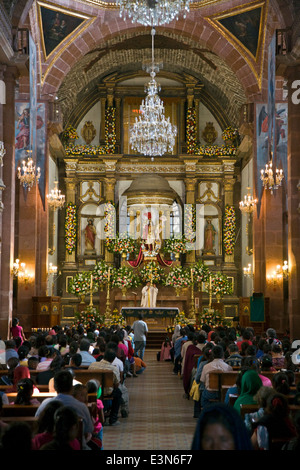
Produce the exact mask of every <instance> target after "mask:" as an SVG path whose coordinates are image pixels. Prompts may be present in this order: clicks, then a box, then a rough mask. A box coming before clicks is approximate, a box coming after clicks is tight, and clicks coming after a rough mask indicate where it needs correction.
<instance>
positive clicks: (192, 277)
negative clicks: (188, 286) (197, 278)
mask: <svg viewBox="0 0 300 470" xmlns="http://www.w3.org/2000/svg"><path fill="white" fill-rule="evenodd" d="M191 279H192V282H193V280H194V276H193V269H191Z"/></svg>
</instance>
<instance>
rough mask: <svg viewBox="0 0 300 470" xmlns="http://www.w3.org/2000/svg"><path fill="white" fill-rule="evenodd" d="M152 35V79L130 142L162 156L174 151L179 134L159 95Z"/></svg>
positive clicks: (153, 154)
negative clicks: (166, 115)
mask: <svg viewBox="0 0 300 470" xmlns="http://www.w3.org/2000/svg"><path fill="white" fill-rule="evenodd" d="M151 35H152V64H151V66H150V81H149V82H148V83H147V84H146V85H145V91H146V93H147V96H146V98H145V100H143V101H142V104H141V106H140V115H139V117H137V118H136V119H135V123H134V125H133V127H132V128H131V129H130V138H129V142H130V145H131V147H132V148H133V149H134V150H136V151H137V152H139V153H141V154H143V155H147V156H151V157H152V160H153V157H154V156H162V155H164V154H165V153H167V152H172V150H173V147H174V145H175V138H176V135H177V129H176V126H173V125H172V123H171V122H170V118H167V119H166V118H165V110H164V105H163V102H162V101H161V99H160V98H159V96H158V92H159V91H160V87H159V85H158V83H157V82H156V80H155V76H156V72H157V71H158V66H157V65H155V63H154V35H155V29H154V28H152V30H151Z"/></svg>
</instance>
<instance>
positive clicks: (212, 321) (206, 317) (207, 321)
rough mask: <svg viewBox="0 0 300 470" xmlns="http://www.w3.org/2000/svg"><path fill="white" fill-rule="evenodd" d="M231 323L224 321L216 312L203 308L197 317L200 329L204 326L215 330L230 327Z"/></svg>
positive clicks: (220, 314)
mask: <svg viewBox="0 0 300 470" xmlns="http://www.w3.org/2000/svg"><path fill="white" fill-rule="evenodd" d="M230 324H231V321H230V320H226V319H225V317H224V315H223V314H222V313H220V312H219V311H218V310H214V309H208V308H204V309H203V312H202V313H201V314H200V315H199V320H198V323H197V325H198V326H199V327H200V329H202V327H203V326H204V325H208V326H210V327H211V328H217V327H218V326H230Z"/></svg>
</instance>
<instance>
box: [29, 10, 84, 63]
mask: <svg viewBox="0 0 300 470" xmlns="http://www.w3.org/2000/svg"><path fill="white" fill-rule="evenodd" d="M37 5H38V17H39V25H40V34H41V41H42V45H43V51H44V55H45V57H46V58H48V56H49V55H51V54H52V53H53V52H54V51H55V50H56V49H57V47H58V46H59V45H60V44H61V43H62V42H64V41H65V40H66V39H67V38H68V37H69V36H70V35H72V34H73V33H74V32H75V31H76V30H77V29H78V28H80V26H81V25H82V24H83V23H84V22H85V21H86V20H90V19H91V17H90V16H87V15H84V14H81V13H80V14H79V13H78V12H75V11H72V10H69V9H67V8H60V7H57V5H52V4H50V3H44V2H38V3H37Z"/></svg>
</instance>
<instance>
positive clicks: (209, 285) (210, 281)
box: [209, 276, 211, 290]
mask: <svg viewBox="0 0 300 470" xmlns="http://www.w3.org/2000/svg"><path fill="white" fill-rule="evenodd" d="M209 290H211V276H209Z"/></svg>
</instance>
